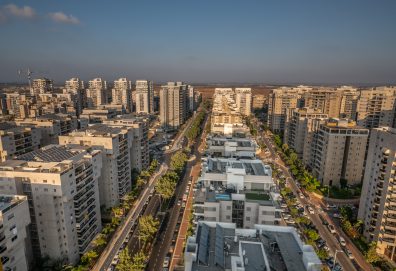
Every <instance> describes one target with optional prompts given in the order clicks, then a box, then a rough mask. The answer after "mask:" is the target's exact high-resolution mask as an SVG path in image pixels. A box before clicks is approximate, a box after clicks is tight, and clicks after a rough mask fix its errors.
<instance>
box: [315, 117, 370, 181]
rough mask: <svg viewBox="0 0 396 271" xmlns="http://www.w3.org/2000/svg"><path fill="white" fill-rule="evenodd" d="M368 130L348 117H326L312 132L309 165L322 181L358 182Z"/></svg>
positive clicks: (361, 177) (361, 178) (362, 167)
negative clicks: (314, 131)
mask: <svg viewBox="0 0 396 271" xmlns="http://www.w3.org/2000/svg"><path fill="white" fill-rule="evenodd" d="M368 135H369V130H368V129H366V128H363V127H360V126H357V125H356V122H354V121H351V120H347V119H335V118H332V119H329V120H328V121H326V123H325V124H321V125H320V126H319V129H318V131H317V132H316V134H315V135H314V143H313V149H312V152H311V162H310V168H311V169H312V172H313V174H314V176H315V177H316V178H318V180H319V181H320V182H321V183H322V185H330V186H332V185H336V186H339V185H340V180H341V179H343V180H346V181H347V184H348V185H351V184H352V185H353V184H359V183H360V182H361V181H362V180H363V170H364V157H365V153H366V146H367V139H368Z"/></svg>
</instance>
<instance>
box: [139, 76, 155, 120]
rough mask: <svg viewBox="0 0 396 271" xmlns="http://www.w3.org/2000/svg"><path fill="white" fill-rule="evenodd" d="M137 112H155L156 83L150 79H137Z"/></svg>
mask: <svg viewBox="0 0 396 271" xmlns="http://www.w3.org/2000/svg"><path fill="white" fill-rule="evenodd" d="M135 101H136V113H138V114H139V113H144V114H152V113H154V83H153V81H148V80H136V93H135Z"/></svg>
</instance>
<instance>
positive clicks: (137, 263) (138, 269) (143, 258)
mask: <svg viewBox="0 0 396 271" xmlns="http://www.w3.org/2000/svg"><path fill="white" fill-rule="evenodd" d="M146 262H147V255H146V254H145V253H144V252H143V251H142V250H140V251H139V252H138V253H136V254H135V255H134V256H133V259H132V268H133V270H134V271H143V270H144V269H145V267H146Z"/></svg>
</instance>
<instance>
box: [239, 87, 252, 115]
mask: <svg viewBox="0 0 396 271" xmlns="http://www.w3.org/2000/svg"><path fill="white" fill-rule="evenodd" d="M235 103H236V106H237V108H238V110H239V112H240V113H241V114H242V115H243V116H250V115H251V114H252V89H251V88H235Z"/></svg>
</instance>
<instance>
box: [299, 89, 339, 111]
mask: <svg viewBox="0 0 396 271" xmlns="http://www.w3.org/2000/svg"><path fill="white" fill-rule="evenodd" d="M302 98H303V100H304V106H306V107H309V108H314V109H318V110H320V111H321V112H322V113H324V114H327V115H328V116H329V118H338V117H339V115H340V107H341V98H342V91H341V90H334V89H333V88H313V89H311V90H309V91H307V92H305V93H304V94H302Z"/></svg>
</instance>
